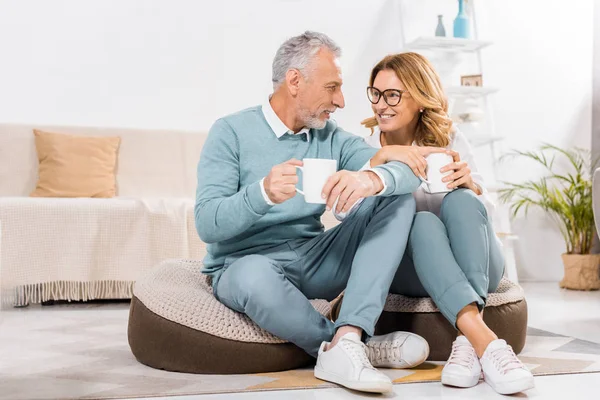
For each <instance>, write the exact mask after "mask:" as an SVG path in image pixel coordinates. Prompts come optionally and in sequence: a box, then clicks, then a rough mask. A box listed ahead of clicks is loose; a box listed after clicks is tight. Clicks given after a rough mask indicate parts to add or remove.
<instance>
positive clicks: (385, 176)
mask: <svg viewBox="0 0 600 400" xmlns="http://www.w3.org/2000/svg"><path fill="white" fill-rule="evenodd" d="M369 171H373V172H374V173H376V174H377V176H378V177H379V178H380V179H381V181H382V182H383V189H382V190H381V191H380V192H379V193H377V194H376V195H375V196H386V195H387V194H388V192H389V191H390V190H389V189H390V186H389V185H388V183H389V182H394V177H393V175H392V174H391V173H390V171H388V170H387V169H385V168H379V167H374V168H371V169H369Z"/></svg>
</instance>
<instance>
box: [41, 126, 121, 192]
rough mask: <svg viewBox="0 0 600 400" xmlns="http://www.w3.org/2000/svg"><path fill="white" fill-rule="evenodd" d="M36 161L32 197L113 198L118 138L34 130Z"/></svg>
mask: <svg viewBox="0 0 600 400" xmlns="http://www.w3.org/2000/svg"><path fill="white" fill-rule="evenodd" d="M33 133H34V135H35V146H36V149H37V155H38V160H39V167H38V181H37V183H36V187H35V190H34V191H33V192H32V193H31V196H32V197H104V198H106V197H114V196H115V194H116V179H115V170H116V165H117V154H118V149H119V143H120V141H121V139H120V138H119V137H111V136H105V137H95V136H79V135H67V134H61V133H50V132H44V131H41V130H38V129H34V130H33Z"/></svg>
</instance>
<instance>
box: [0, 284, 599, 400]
mask: <svg viewBox="0 0 600 400" xmlns="http://www.w3.org/2000/svg"><path fill="white" fill-rule="evenodd" d="M522 286H523V288H524V289H525V291H526V296H527V301H528V305H529V326H532V327H534V328H538V329H543V330H546V331H550V332H554V333H558V334H563V335H568V336H573V337H576V338H579V339H584V340H589V341H592V342H598V343H600V291H597V292H576V291H567V290H561V289H560V288H558V285H557V284H556V283H528V282H523V283H522ZM96 307H97V305H96V306H93V307H92V306H90V307H89V308H90V310H89V311H88V310H87V309H86V308H87V307H86V306H85V305H77V306H76V308H77V311H78V312H94V308H96ZM103 307H106V308H116V309H121V308H122V305H121V306H117V305H110V304H107V305H105V306H104V305H103ZM61 308H62V307H60V308H59V307H44V308H41V307H39V306H31V307H29V308H27V309H24V310H22V311H25V312H22V313H21V312H17V313H11V311H5V312H0V329H1V326H2V324H3V323H6V322H7V321H9V320H10V322H11V323H20V324H24V325H25V328H26V324H27V321H28V320H30V319H31V316H32V314H36V316H37V317H39V318H44V317H52V314H53V313H55V312H60V311H59V310H60V309H61ZM69 308H70V307H69ZM74 308H75V307H74ZM62 310H64V308H62ZM68 311H74V310H68ZM115 311H116V310H115ZM63 312H64V311H63ZM13 350H16V349H13ZM5 355H6V354H5ZM0 361H1V360H0ZM4 361H7V360H4ZM598 392H600V373H598V374H578V375H562V376H547V377H537V378H536V388H535V389H533V390H530V391H528V392H527V393H523V394H520V395H517V396H514V397H519V398H534V399H549V398H561V397H562V398H567V397H568V398H572V399H579V398H596V397H597V395H598ZM359 398H398V399H399V398H411V399H482V398H485V399H488V398H489V399H494V398H504V396H501V395H497V394H496V393H495V392H494V391H493V390H492V389H491V388H490V387H489V386H487V385H486V384H485V383H480V384H479V385H477V386H476V387H474V388H471V389H453V388H447V387H444V386H442V385H441V384H440V383H420V384H403V385H395V386H394V393H393V394H390V395H387V396H376V395H362V394H359V393H356V392H351V391H348V390H345V389H341V388H340V389H317V390H295V391H273V392H254V393H240V394H223V395H204V396H178V397H168V398H157V397H154V398H152V400H167V399H168V400H224V399H234V400H258V399H266V400H270V399H290V400H301V399H302V400H305V399H311V400H321V399H323V400H325V399H327V400H338V399H339V400H344V399H359ZM144 400H151V399H144Z"/></svg>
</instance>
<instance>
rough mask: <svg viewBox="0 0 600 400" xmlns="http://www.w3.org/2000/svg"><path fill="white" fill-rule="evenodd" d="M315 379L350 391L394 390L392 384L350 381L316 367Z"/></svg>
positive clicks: (380, 391)
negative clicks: (335, 384)
mask: <svg viewBox="0 0 600 400" xmlns="http://www.w3.org/2000/svg"><path fill="white" fill-rule="evenodd" d="M315 377H316V378H318V379H321V380H323V381H327V382H333V383H337V384H338V385H342V386H344V387H347V388H348V389H353V390H359V391H361V392H369V393H389V392H391V391H392V390H393V385H392V382H361V381H349V380H346V379H344V378H342V377H341V376H339V375H337V374H334V373H331V372H328V371H324V370H323V369H321V368H319V367H315Z"/></svg>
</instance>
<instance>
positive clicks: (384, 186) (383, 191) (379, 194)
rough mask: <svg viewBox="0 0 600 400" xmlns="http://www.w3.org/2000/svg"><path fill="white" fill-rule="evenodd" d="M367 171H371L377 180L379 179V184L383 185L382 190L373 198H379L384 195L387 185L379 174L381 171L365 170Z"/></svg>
mask: <svg viewBox="0 0 600 400" xmlns="http://www.w3.org/2000/svg"><path fill="white" fill-rule="evenodd" d="M367 171H371V172H373V173H374V174H375V175H377V176H378V177H379V179H381V183H382V184H383V189H381V190H380V191H379V193H376V194H375V197H377V196H381V195H382V194H384V193H385V191H386V190H387V184H386V183H385V177H384V176H383V174H382V173H381V170H377V169H375V168H369V169H367Z"/></svg>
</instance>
